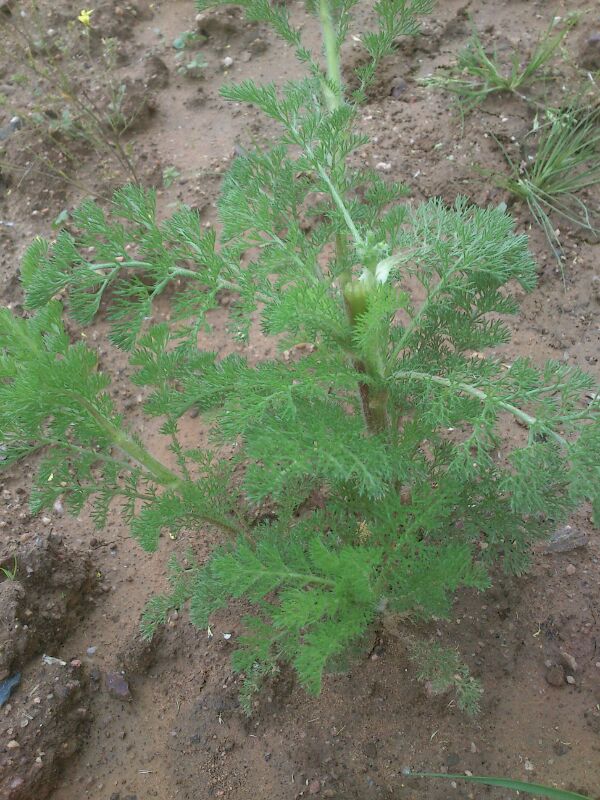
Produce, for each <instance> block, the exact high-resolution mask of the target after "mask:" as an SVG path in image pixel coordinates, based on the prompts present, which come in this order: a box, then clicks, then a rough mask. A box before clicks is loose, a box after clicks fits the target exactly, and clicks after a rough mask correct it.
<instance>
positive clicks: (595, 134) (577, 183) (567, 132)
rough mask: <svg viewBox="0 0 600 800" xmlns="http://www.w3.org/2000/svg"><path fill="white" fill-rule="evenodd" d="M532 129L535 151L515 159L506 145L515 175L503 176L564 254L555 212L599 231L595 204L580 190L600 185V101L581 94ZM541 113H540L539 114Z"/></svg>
mask: <svg viewBox="0 0 600 800" xmlns="http://www.w3.org/2000/svg"><path fill="white" fill-rule="evenodd" d="M546 117H547V119H546V121H545V122H544V123H542V124H540V123H539V122H537V124H535V125H534V127H533V130H532V131H531V134H530V140H532V141H533V143H534V148H535V149H534V154H533V155H531V156H530V157H527V158H524V159H523V160H522V161H521V163H520V164H518V165H517V164H516V163H515V162H514V161H512V160H511V158H510V157H509V156H508V154H507V152H506V151H505V150H504V151H503V152H504V155H505V157H506V160H507V161H508V163H509V165H510V167H511V169H512V175H511V176H510V178H507V179H499V180H498V182H499V183H500V184H501V185H502V186H504V187H505V188H507V189H509V190H510V191H511V192H512V193H513V194H514V195H515V196H516V197H519V198H520V199H521V200H523V201H524V202H525V203H527V206H528V208H529V210H530V212H531V214H532V216H533V218H534V219H535V221H536V222H537V224H538V225H539V226H540V227H541V228H542V230H543V231H544V233H545V234H546V238H547V239H548V241H549V243H550V245H551V246H552V249H553V250H554V252H555V254H556V255H557V256H560V252H561V247H560V241H559V239H558V236H557V234H556V231H555V228H554V225H553V224H552V220H551V219H550V215H551V214H557V215H558V216H560V217H563V219H566V220H567V221H568V222H570V223H571V224H573V225H576V226H578V227H580V228H583V229H585V230H588V231H590V233H593V234H597V233H598V232H599V229H598V227H597V223H596V222H595V221H594V217H593V214H592V213H591V212H590V209H589V208H588V206H587V205H586V203H585V202H584V200H582V199H581V198H580V197H579V196H578V193H579V192H581V191H583V190H585V189H590V188H593V187H596V186H598V185H600V105H599V104H598V103H596V104H595V105H594V104H592V106H591V107H590V106H589V105H587V106H586V105H584V104H583V103H582V102H581V101H580V100H578V101H575V102H572V103H571V104H569V105H568V106H567V107H566V108H562V109H557V110H553V109H550V110H548V111H547V112H546ZM536 119H537V118H536Z"/></svg>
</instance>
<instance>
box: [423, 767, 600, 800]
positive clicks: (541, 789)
mask: <svg viewBox="0 0 600 800" xmlns="http://www.w3.org/2000/svg"><path fill="white" fill-rule="evenodd" d="M412 774H414V775H415V776H416V777H418V778H444V779H446V780H454V781H467V782H468V783H481V784H483V785H484V786H498V787H500V788H501V789H513V790H514V791H518V792H525V793H526V794H537V795H539V796H540V797H547V798H549V800H591V798H590V797H586V796H585V795H583V794H577V793H576V792H567V791H566V790H565V789H554V788H552V787H551V786H542V785H541V784H540V783H525V782H524V781H516V780H512V779H511V778H490V777H485V776H481V775H446V774H445V773H438V772H415V773H412Z"/></svg>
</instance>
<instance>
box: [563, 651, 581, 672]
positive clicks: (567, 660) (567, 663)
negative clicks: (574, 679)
mask: <svg viewBox="0 0 600 800" xmlns="http://www.w3.org/2000/svg"><path fill="white" fill-rule="evenodd" d="M560 661H561V664H562V665H563V667H564V668H565V669H568V670H569V673H570V674H574V673H575V672H578V671H579V664H578V663H577V661H576V660H575V658H574V657H573V656H572V655H571V654H570V653H567V652H566V651H565V650H561V651H560Z"/></svg>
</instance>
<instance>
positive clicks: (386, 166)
mask: <svg viewBox="0 0 600 800" xmlns="http://www.w3.org/2000/svg"><path fill="white" fill-rule="evenodd" d="M375 169H376V170H377V171H378V172H390V170H391V169H392V165H391V163H390V162H389V161H378V162H377V164H375Z"/></svg>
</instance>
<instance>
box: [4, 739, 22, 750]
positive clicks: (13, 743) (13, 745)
mask: <svg viewBox="0 0 600 800" xmlns="http://www.w3.org/2000/svg"><path fill="white" fill-rule="evenodd" d="M6 746H7V747H8V749H9V750H16V749H17V748H18V747H21V745H20V744H19V743H18V742H17V740H16V739H11V740H10V742H9V743H8V744H7V745H6Z"/></svg>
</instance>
